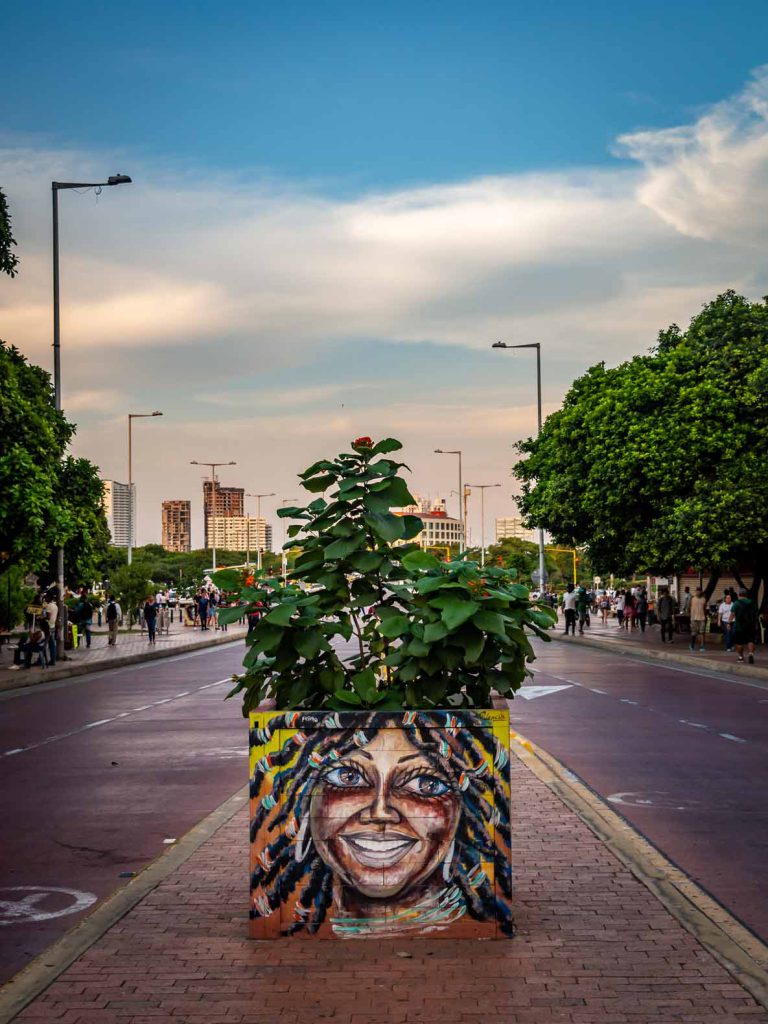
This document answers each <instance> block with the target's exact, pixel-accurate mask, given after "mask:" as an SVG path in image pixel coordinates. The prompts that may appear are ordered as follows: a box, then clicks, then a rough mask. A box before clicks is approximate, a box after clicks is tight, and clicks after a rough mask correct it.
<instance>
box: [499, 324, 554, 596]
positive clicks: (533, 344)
mask: <svg viewBox="0 0 768 1024" xmlns="http://www.w3.org/2000/svg"><path fill="white" fill-rule="evenodd" d="M491 348H535V349H536V396H537V403H538V418H539V434H541V343H540V342H538V341H532V342H530V343H528V344H526V345H508V344H507V343H506V342H505V341H494V343H493V344H492V345H491ZM543 589H544V530H543V529H542V528H541V527H539V590H543Z"/></svg>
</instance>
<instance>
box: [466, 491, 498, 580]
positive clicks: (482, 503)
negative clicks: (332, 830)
mask: <svg viewBox="0 0 768 1024" xmlns="http://www.w3.org/2000/svg"><path fill="white" fill-rule="evenodd" d="M468 486H469V487H476V488H477V489H478V491H480V565H481V566H484V565H485V492H486V491H487V490H488V488H489V487H501V484H469V485H468Z"/></svg>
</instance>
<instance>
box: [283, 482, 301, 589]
mask: <svg viewBox="0 0 768 1024" xmlns="http://www.w3.org/2000/svg"><path fill="white" fill-rule="evenodd" d="M298 500H299V499H298V498H283V500H282V501H281V502H280V507H281V508H285V506H286V505H290V504H291V502H292V501H298ZM286 533H287V531H286V525H285V520H283V547H282V552H283V563H282V569H283V577H285V576H287V575H288V552H287V551H286V550H285V541H286Z"/></svg>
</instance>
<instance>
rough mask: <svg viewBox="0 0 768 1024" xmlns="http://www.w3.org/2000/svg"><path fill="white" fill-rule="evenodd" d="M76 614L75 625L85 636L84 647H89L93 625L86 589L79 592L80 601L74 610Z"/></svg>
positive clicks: (91, 604) (90, 604)
mask: <svg viewBox="0 0 768 1024" xmlns="http://www.w3.org/2000/svg"><path fill="white" fill-rule="evenodd" d="M75 610H76V612H77V624H78V626H81V627H82V629H83V633H84V634H85V646H86V647H90V646H91V626H92V625H93V601H91V599H90V597H89V595H88V587H83V589H82V590H81V591H80V600H79V602H78V603H77V605H76V608H75Z"/></svg>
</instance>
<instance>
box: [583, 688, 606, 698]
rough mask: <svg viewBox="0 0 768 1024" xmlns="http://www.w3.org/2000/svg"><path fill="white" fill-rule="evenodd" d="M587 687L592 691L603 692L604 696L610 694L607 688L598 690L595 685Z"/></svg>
mask: <svg viewBox="0 0 768 1024" xmlns="http://www.w3.org/2000/svg"><path fill="white" fill-rule="evenodd" d="M586 689H587V690H591V691H592V693H601V694H602V695H603V696H604V697H607V696H608V691H607V690H598V689H597V687H595V686H587V687H586Z"/></svg>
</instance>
